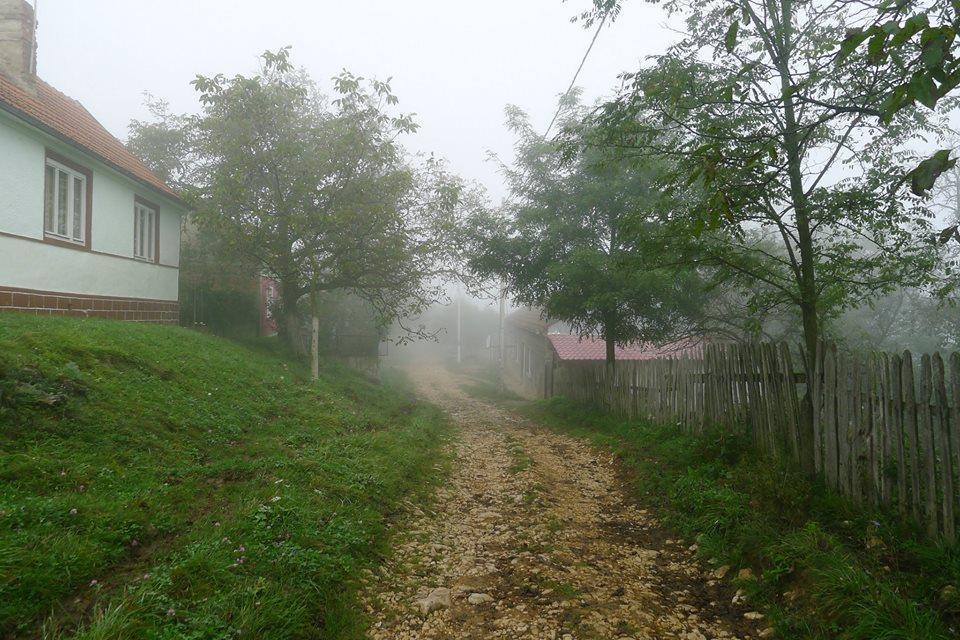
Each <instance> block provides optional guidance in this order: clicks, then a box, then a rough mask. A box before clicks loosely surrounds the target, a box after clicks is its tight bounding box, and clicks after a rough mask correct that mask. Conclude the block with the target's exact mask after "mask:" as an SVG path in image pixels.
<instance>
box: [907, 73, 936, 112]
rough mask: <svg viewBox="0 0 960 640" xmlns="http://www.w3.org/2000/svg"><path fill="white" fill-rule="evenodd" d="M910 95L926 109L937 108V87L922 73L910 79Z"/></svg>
mask: <svg viewBox="0 0 960 640" xmlns="http://www.w3.org/2000/svg"><path fill="white" fill-rule="evenodd" d="M910 95H911V96H912V97H913V98H915V99H916V100H918V101H919V102H920V104H922V105H923V106H925V107H927V108H928V109H933V108H934V107H935V106H937V97H938V96H937V85H935V84H934V83H933V79H932V78H930V76H929V75H928V74H926V73H924V72H923V71H918V72H917V73H915V74H913V77H912V78H911V79H910Z"/></svg>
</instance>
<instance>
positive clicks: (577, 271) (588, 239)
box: [471, 96, 703, 362]
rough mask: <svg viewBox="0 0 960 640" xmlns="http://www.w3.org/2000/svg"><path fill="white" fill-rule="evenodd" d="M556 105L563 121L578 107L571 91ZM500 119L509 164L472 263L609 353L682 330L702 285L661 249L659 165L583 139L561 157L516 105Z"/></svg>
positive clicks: (572, 118)
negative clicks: (501, 200) (512, 148)
mask: <svg viewBox="0 0 960 640" xmlns="http://www.w3.org/2000/svg"><path fill="white" fill-rule="evenodd" d="M561 107H562V113H561V118H560V122H561V124H562V125H564V126H567V127H568V128H569V127H570V126H573V125H574V124H576V123H579V122H580V121H581V120H582V119H583V118H584V116H585V109H584V108H583V107H582V106H581V105H579V103H578V102H577V100H576V96H568V97H567V98H566V99H565V101H564V102H563V103H562V105H561ZM508 125H509V127H510V129H511V130H512V131H513V132H514V133H515V134H516V136H517V143H516V158H517V160H516V167H515V168H512V169H510V168H504V174H505V175H506V177H507V180H508V183H509V185H510V189H511V203H510V204H509V205H508V207H507V208H506V210H505V211H504V212H503V215H502V216H501V217H500V218H499V219H497V220H495V221H494V222H493V223H492V224H490V223H489V222H488V221H487V220H484V224H481V225H478V227H479V228H480V231H481V233H480V234H478V239H477V248H476V249H475V253H474V255H473V257H472V261H471V266H472V268H473V269H474V270H475V271H476V272H478V273H481V274H484V275H486V276H495V277H497V278H499V279H501V280H503V281H505V282H506V283H507V288H508V290H509V294H510V296H511V297H512V298H513V300H514V302H516V303H520V304H523V305H528V306H534V307H538V308H541V309H542V310H543V313H544V314H545V315H546V316H547V317H549V318H551V319H554V320H561V321H564V322H567V323H568V324H570V325H571V327H572V328H573V329H574V330H575V331H577V332H579V333H580V334H581V335H600V336H602V337H603V338H604V339H605V340H606V342H607V358H608V361H609V362H612V361H613V357H614V356H613V354H614V350H613V347H614V345H615V344H628V343H633V342H638V341H639V342H658V343H659V342H664V341H668V340H671V339H675V338H677V337H679V336H686V335H689V334H690V333H691V331H692V329H693V326H694V323H695V322H696V316H697V313H698V310H699V307H700V305H701V304H702V301H703V288H702V287H701V286H700V282H699V279H698V276H697V274H696V273H695V272H694V271H692V270H690V269H683V268H680V267H676V268H671V267H670V266H669V262H670V259H671V257H670V256H669V253H668V252H666V251H664V249H665V246H666V240H665V235H664V234H662V233H661V225H660V212H661V211H662V210H664V209H666V208H667V206H666V205H665V203H664V198H663V196H662V194H661V193H660V191H659V190H658V189H657V182H658V179H659V178H660V176H661V175H663V174H664V173H665V171H666V168H665V167H664V166H662V165H661V164H660V163H659V162H657V160H655V159H647V160H646V161H644V162H626V161H624V160H623V159H622V158H620V157H619V156H618V155H617V154H615V153H609V152H607V151H605V150H600V149H597V148H594V147H589V146H587V147H586V148H585V150H584V151H583V152H581V153H578V154H576V155H575V157H574V158H572V159H569V160H568V161H567V162H561V160H562V156H563V153H564V149H563V147H562V146H561V145H559V144H557V143H556V142H555V141H549V140H544V139H543V137H542V136H541V135H540V134H538V133H537V132H536V131H534V129H533V127H532V126H531V125H530V123H529V121H528V119H527V117H526V115H525V114H524V113H523V112H521V111H520V110H518V109H516V108H511V109H509V110H508ZM581 135H582V136H583V137H584V138H589V137H590V136H592V132H591V131H589V130H585V131H581Z"/></svg>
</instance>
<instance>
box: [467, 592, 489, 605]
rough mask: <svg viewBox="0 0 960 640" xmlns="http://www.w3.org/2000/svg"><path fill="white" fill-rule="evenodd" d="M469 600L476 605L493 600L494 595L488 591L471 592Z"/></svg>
mask: <svg viewBox="0 0 960 640" xmlns="http://www.w3.org/2000/svg"><path fill="white" fill-rule="evenodd" d="M467 602H469V603H470V604H472V605H473V606H475V607H476V606H480V605H482V604H488V603H490V602H493V597H492V596H490V595H487V594H486V593H471V594H470V595H469V597H467Z"/></svg>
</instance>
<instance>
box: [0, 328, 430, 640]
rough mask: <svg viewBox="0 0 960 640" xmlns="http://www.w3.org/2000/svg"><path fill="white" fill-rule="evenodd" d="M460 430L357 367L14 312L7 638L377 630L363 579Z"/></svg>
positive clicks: (4, 434)
mask: <svg viewBox="0 0 960 640" xmlns="http://www.w3.org/2000/svg"><path fill="white" fill-rule="evenodd" d="M447 433H448V431H447V425H446V423H445V422H444V420H443V419H442V417H441V416H440V414H439V413H438V412H437V411H436V410H435V409H433V408H431V407H429V406H425V405H422V404H416V403H414V402H412V401H411V400H410V399H409V396H408V395H407V394H405V393H403V392H402V390H398V389H397V385H385V386H378V385H374V384H371V383H369V382H366V381H364V380H363V379H361V378H360V377H358V376H357V375H355V374H353V373H351V372H348V371H346V370H344V369H342V368H337V367H333V366H331V367H328V368H326V369H325V370H324V371H323V374H322V380H321V381H320V382H319V383H311V382H310V381H309V380H308V379H307V376H306V373H305V371H304V370H302V369H301V367H300V366H299V365H297V364H293V363H291V362H288V361H286V360H284V359H283V358H281V357H279V356H277V355H275V354H272V353H270V352H269V351H268V350H266V349H262V348H245V347H243V346H240V345H237V344H234V343H231V342H228V341H225V340H222V339H218V338H214V337H210V336H205V335H202V334H199V333H196V332H192V331H188V330H183V329H178V328H170V327H159V326H135V325H129V324H120V323H114V322H108V321H93V320H89V321H78V320H72V319H40V318H33V317H25V316H16V315H0V637H2V638H6V637H51V638H61V637H62V638H67V637H70V638H72V637H77V638H137V637H149V638H236V637H246V638H354V637H360V636H361V631H360V629H361V625H362V621H361V620H360V619H359V617H358V614H357V607H355V606H354V605H355V602H354V600H353V597H352V596H351V588H350V587H351V584H352V582H353V581H354V579H355V578H356V577H357V575H358V574H359V573H360V572H361V571H362V570H363V569H364V568H365V567H367V566H369V565H370V563H372V562H374V561H375V560H376V558H377V557H378V555H379V553H381V552H382V551H383V550H384V549H385V545H384V534H385V532H386V525H387V524H388V522H389V519H390V517H391V515H392V514H394V513H395V512H397V511H398V510H399V509H400V508H401V505H402V504H403V503H404V502H405V501H406V500H407V499H410V498H415V497H419V496H422V495H424V493H423V492H425V491H426V490H428V489H429V488H430V485H431V482H430V481H431V480H436V479H437V478H438V477H439V476H440V475H441V473H442V467H443V461H442V460H441V459H440V458H439V457H438V456H439V447H440V444H441V442H442V441H443V439H444V438H445V436H446V435H447ZM417 492H420V494H417Z"/></svg>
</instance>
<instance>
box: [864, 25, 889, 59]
mask: <svg viewBox="0 0 960 640" xmlns="http://www.w3.org/2000/svg"><path fill="white" fill-rule="evenodd" d="M886 44H887V34H886V33H884V32H883V31H878V32H877V33H875V34H874V35H873V36H872V37H871V38H870V43H869V44H868V45H867V57H868V58H869V60H870V63H871V64H880V63H881V62H883V61H884V59H885V58H886V57H887V55H886V51H885V50H884V47H885V45H886Z"/></svg>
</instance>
